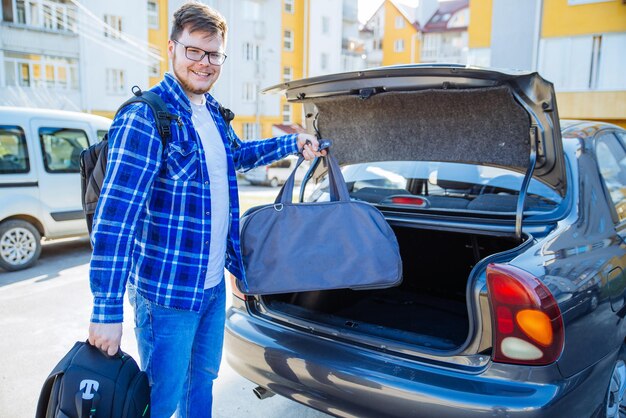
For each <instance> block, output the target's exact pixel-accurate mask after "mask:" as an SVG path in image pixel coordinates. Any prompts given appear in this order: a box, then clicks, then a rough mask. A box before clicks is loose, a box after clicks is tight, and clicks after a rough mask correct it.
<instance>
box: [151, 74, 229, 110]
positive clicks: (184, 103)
mask: <svg viewBox="0 0 626 418" xmlns="http://www.w3.org/2000/svg"><path fill="white" fill-rule="evenodd" d="M155 90H160V91H161V92H162V93H163V94H164V95H165V96H167V98H168V99H169V100H167V101H168V102H169V103H170V104H172V105H173V106H174V107H175V108H176V109H177V110H179V111H181V112H185V113H187V114H191V102H190V101H189V98H188V97H187V95H186V94H185V91H184V90H183V88H182V86H181V85H180V83H179V82H178V80H177V79H176V77H175V76H174V75H173V74H171V73H169V72H168V73H165V77H164V78H163V80H162V81H161V82H160V83H159V84H157V85H156V86H155ZM204 97H205V99H206V103H207V105H209V106H212V107H213V108H215V109H219V107H220V105H219V103H218V102H217V100H215V98H214V97H213V96H212V95H211V94H209V93H205V95H204Z"/></svg>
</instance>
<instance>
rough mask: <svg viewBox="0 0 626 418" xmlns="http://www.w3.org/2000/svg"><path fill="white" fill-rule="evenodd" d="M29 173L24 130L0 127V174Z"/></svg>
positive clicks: (13, 127) (14, 127)
mask: <svg viewBox="0 0 626 418" xmlns="http://www.w3.org/2000/svg"><path fill="white" fill-rule="evenodd" d="M29 171H30V161H29V160H28V149H27V147H26V137H25V136H24V130H23V129H22V128H20V127H19V126H0V174H18V173H28V172H29Z"/></svg>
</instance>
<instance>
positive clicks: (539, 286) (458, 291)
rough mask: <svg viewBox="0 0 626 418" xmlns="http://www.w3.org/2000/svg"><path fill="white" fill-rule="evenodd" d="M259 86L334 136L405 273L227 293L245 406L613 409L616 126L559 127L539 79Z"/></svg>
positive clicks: (396, 73) (459, 72)
mask: <svg viewBox="0 0 626 418" xmlns="http://www.w3.org/2000/svg"><path fill="white" fill-rule="evenodd" d="M269 90H270V91H283V92H284V93H286V95H287V98H288V100H290V101H291V102H297V103H303V104H304V107H305V114H306V116H307V126H308V130H309V131H310V132H315V133H317V134H318V135H319V136H320V137H323V138H331V139H332V140H333V146H332V148H331V152H332V153H333V154H334V155H335V156H336V157H337V158H338V159H339V161H340V162H341V163H342V171H343V174H344V177H345V179H346V182H347V183H348V187H349V190H350V194H351V197H352V198H353V199H359V200H362V201H366V202H370V203H371V204H373V205H375V206H376V207H377V208H378V209H380V211H381V212H382V213H383V214H384V215H385V217H386V219H387V220H388V222H389V224H390V225H391V226H392V228H393V230H394V232H395V233H396V236H397V239H398V242H399V244H400V249H401V254H402V260H403V271H404V274H403V282H402V284H401V285H400V286H398V287H393V288H388V289H379V290H351V289H342V290H321V291H316V292H300V293H287V294H274V295H243V294H241V293H240V292H239V291H237V289H236V287H233V288H234V289H235V292H234V293H235V294H234V297H233V305H232V308H231V309H230V310H229V312H228V315H227V333H226V344H227V347H228V348H227V350H226V353H227V359H228V362H229V363H230V364H231V366H232V367H233V368H234V369H235V370H236V371H237V372H239V373H240V374H241V375H242V376H244V377H246V378H247V379H249V380H251V381H253V382H255V383H257V384H258V385H259V386H260V388H258V392H257V393H258V394H259V395H260V396H266V395H267V394H269V393H277V394H280V395H282V396H285V397H288V398H291V399H293V400H295V401H297V402H301V403H304V404H306V405H309V406H311V407H312V408H315V409H318V410H321V411H324V412H326V413H328V414H331V415H335V416H345V417H348V416H351V417H353V416H356V417H383V416H395V417H437V418H443V417H551V418H552V417H590V416H595V417H618V416H625V415H624V411H626V401H625V400H624V392H625V391H626V365H625V363H624V361H625V358H626V353H625V349H624V341H625V337H626V326H625V321H624V317H625V316H626V305H625V304H624V300H625V289H626V278H625V277H624V268H625V267H624V266H625V264H626V247H625V244H624V239H623V238H624V235H625V234H626V228H625V222H624V221H625V220H626V148H625V146H626V144H625V142H626V131H624V130H623V129H621V128H620V127H617V126H614V125H610V124H605V123H595V122H582V121H561V120H559V117H558V110H557V104H556V99H555V94H554V90H553V87H552V84H551V83H549V82H547V81H545V80H544V79H543V78H541V77H540V76H539V75H537V74H536V73H515V74H513V73H505V72H498V71H491V70H481V69H475V68H466V67H458V66H419V65H417V66H400V67H385V68H379V69H372V70H366V71H360V72H353V73H344V74H337V75H330V76H322V77H317V78H310V79H306V80H300V81H294V82H289V83H287V84H284V85H281V86H277V87H274V88H271V89H269ZM325 174H326V173H325V167H324V165H323V164H319V163H318V164H315V165H313V166H312V168H311V170H310V171H309V173H308V175H307V178H306V179H305V184H306V186H305V187H303V190H302V192H301V199H302V200H303V201H305V202H313V201H324V200H328V199H329V194H328V190H327V188H326V187H327V180H326V178H325ZM285 239H289V237H285ZM303 245H306V243H303ZM312 251H313V254H314V249H312ZM244 256H245V255H244ZM320 262H323V260H320ZM341 280H342V278H341V277H337V281H338V282H341Z"/></svg>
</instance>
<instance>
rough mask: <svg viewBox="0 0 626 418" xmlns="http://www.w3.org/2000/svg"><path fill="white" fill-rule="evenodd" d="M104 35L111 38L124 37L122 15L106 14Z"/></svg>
mask: <svg viewBox="0 0 626 418" xmlns="http://www.w3.org/2000/svg"><path fill="white" fill-rule="evenodd" d="M104 23H105V25H104V36H105V37H107V38H111V39H121V38H122V17H121V16H113V15H104Z"/></svg>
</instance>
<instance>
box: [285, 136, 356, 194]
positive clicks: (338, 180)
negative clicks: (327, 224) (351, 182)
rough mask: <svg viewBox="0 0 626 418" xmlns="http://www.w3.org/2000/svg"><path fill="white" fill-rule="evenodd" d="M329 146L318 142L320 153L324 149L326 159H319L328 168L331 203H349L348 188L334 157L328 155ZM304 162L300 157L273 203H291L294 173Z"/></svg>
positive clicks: (326, 141) (323, 141)
mask: <svg viewBox="0 0 626 418" xmlns="http://www.w3.org/2000/svg"><path fill="white" fill-rule="evenodd" d="M330 144H331V141H329V140H321V141H320V151H321V150H323V149H326V157H321V158H325V159H326V164H327V166H328V186H329V190H330V200H331V201H338V200H340V201H344V202H349V201H350V193H349V192H348V186H347V185H346V181H345V180H344V178H343V175H342V174H341V168H340V167H339V163H338V162H337V160H336V159H335V157H334V156H332V155H331V153H330V148H329V147H330ZM303 161H304V157H302V156H300V158H299V159H298V162H297V164H296V167H295V168H294V170H293V171H292V172H291V174H290V175H289V178H288V179H287V181H286V182H285V184H283V187H282V188H281V189H280V192H279V193H278V196H276V201H275V203H283V204H284V203H291V202H292V200H293V187H294V183H295V177H296V171H297V170H298V167H300V164H302V162H303Z"/></svg>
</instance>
